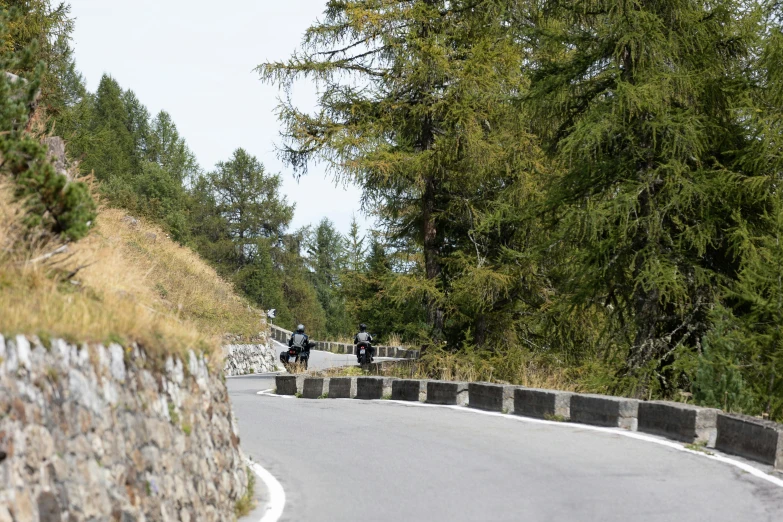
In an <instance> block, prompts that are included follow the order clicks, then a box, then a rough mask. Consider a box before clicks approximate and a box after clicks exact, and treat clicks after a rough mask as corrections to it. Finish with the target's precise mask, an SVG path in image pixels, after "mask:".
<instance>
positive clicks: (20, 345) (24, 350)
mask: <svg viewBox="0 0 783 522" xmlns="http://www.w3.org/2000/svg"><path fill="white" fill-rule="evenodd" d="M15 340H16V356H17V357H18V358H19V365H20V366H24V368H25V369H27V370H29V369H30V341H28V340H27V337H25V336H24V335H17V336H16V339H15Z"/></svg>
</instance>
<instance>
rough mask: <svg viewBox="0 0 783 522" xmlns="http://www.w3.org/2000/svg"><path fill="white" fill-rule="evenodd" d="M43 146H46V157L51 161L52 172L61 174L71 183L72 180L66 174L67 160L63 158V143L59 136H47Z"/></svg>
mask: <svg viewBox="0 0 783 522" xmlns="http://www.w3.org/2000/svg"><path fill="white" fill-rule="evenodd" d="M43 143H44V145H46V146H47V148H48V151H47V155H48V156H49V159H51V160H52V164H53V165H54V170H56V171H57V173H58V174H62V175H63V176H65V177H66V178H68V181H73V178H72V177H71V176H70V174H69V173H68V158H67V157H66V156H65V142H64V141H63V139H62V138H61V137H59V136H49V137H47V138H44V140H43Z"/></svg>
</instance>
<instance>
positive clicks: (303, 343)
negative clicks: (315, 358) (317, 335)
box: [280, 324, 310, 364]
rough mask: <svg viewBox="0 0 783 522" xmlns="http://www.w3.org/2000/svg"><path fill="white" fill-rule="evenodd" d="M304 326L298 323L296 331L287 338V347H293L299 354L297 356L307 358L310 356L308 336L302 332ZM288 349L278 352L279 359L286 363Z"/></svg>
mask: <svg viewBox="0 0 783 522" xmlns="http://www.w3.org/2000/svg"><path fill="white" fill-rule="evenodd" d="M304 330H305V327H304V325H303V324H300V325H298V326H297V327H296V331H295V332H294V333H292V334H291V338H290V339H288V347H289V348H295V349H296V351H297V352H298V353H300V354H301V355H300V356H299V358H300V360H301V359H309V358H310V338H309V337H307V335H306V334H305V333H304ZM288 359H289V355H288V351H287V350H286V351H283V352H280V360H281V361H283V362H284V363H286V364H288Z"/></svg>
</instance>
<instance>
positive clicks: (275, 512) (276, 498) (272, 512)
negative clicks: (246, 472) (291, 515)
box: [247, 460, 285, 522]
mask: <svg viewBox="0 0 783 522" xmlns="http://www.w3.org/2000/svg"><path fill="white" fill-rule="evenodd" d="M247 465H248V466H249V467H250V469H252V470H253V473H255V474H256V476H257V477H258V478H260V479H261V481H262V482H263V483H264V485H265V486H266V489H267V491H269V501H268V502H267V504H266V512H265V513H264V515H263V516H262V517H261V519H260V520H259V522H277V521H278V520H279V519H280V517H281V516H283V509H285V490H284V489H283V485H282V484H280V482H279V481H278V480H277V479H276V478H275V476H274V475H272V474H271V473H269V471H267V470H266V469H265V468H264V467H263V466H262V465H261V464H258V463H256V462H252V461H250V460H248V461H247Z"/></svg>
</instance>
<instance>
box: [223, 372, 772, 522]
mask: <svg viewBox="0 0 783 522" xmlns="http://www.w3.org/2000/svg"><path fill="white" fill-rule="evenodd" d="M273 387H274V379H273V378H271V377H263V376H256V377H248V378H240V379H231V380H229V381H228V388H229V392H230V395H231V400H232V404H233V407H234V412H235V414H236V416H237V419H238V422H239V430H240V436H241V444H242V448H243V449H244V451H245V452H246V453H247V454H249V455H250V456H251V457H252V458H253V460H255V461H256V462H259V463H261V464H262V465H263V466H264V467H265V468H266V469H268V470H269V471H270V472H272V474H274V475H275V476H276V477H277V478H278V480H279V481H280V482H281V483H282V485H283V487H284V488H285V491H286V495H287V503H286V507H285V511H284V514H283V518H282V520H291V521H321V520H323V521H343V520H344V521H350V520H366V521H394V522H399V521H535V522H537V521H591V522H592V521H595V522H608V521H645V522H648V521H680V520H682V521H694V522H696V521H699V522H700V521H710V522H719V521H726V522H744V521H753V522H761V521H770V522H773V521H774V522H781V521H783V488H780V487H778V486H775V485H773V484H770V483H768V482H766V481H763V480H761V479H759V478H757V477H753V476H752V475H750V474H748V473H746V472H743V471H741V470H739V469H737V468H734V467H731V466H728V465H726V464H723V463H720V462H715V461H712V460H709V459H706V458H703V457H700V456H698V455H693V454H689V453H685V452H681V451H677V450H674V449H672V448H667V447H663V446H660V445H657V444H653V443H650V442H645V441H640V440H634V439H631V438H628V437H623V436H621V435H617V434H613V433H602V432H596V431H590V430H587V429H583V428H579V427H578V426H573V425H545V424H535V423H526V422H519V421H515V420H513V419H508V418H506V417H504V416H496V417H495V416H485V415H479V414H475V413H472V412H469V411H468V412H465V411H456V410H453V409H442V408H424V407H414V406H410V405H405V404H399V403H396V402H391V401H359V400H328V399H325V400H306V399H294V398H290V399H289V398H279V397H272V396H259V395H257V394H256V392H257V391H259V390H264V389H269V388H273Z"/></svg>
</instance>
